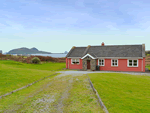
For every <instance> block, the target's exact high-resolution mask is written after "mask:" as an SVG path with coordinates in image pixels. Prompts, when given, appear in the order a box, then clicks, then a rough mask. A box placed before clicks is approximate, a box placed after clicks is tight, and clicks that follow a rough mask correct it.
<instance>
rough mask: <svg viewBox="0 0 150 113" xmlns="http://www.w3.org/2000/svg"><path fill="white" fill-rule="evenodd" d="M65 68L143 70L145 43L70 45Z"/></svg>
mask: <svg viewBox="0 0 150 113" xmlns="http://www.w3.org/2000/svg"><path fill="white" fill-rule="evenodd" d="M66 68H67V69H81V70H100V71H101V70H102V71H135V72H145V44H141V45H104V43H102V44H101V46H90V45H89V46H87V47H72V49H71V50H70V51H69V53H68V54H67V56H66Z"/></svg>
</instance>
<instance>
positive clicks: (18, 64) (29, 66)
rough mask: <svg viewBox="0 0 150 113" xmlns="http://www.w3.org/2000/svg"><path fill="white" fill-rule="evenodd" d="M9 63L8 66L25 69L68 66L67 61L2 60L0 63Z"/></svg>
mask: <svg viewBox="0 0 150 113" xmlns="http://www.w3.org/2000/svg"><path fill="white" fill-rule="evenodd" d="M1 64H3V65H7V66H8V67H16V68H24V69H37V70H47V71H56V70H61V69H62V68H65V67H66V63H52V62H48V63H42V64H26V63H21V62H16V61H11V60H0V65H1Z"/></svg>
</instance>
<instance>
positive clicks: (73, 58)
mask: <svg viewBox="0 0 150 113" xmlns="http://www.w3.org/2000/svg"><path fill="white" fill-rule="evenodd" d="M73 59H75V62H76V60H79V63H77V64H80V59H79V58H73ZM73 59H71V64H74V63H72V61H73Z"/></svg>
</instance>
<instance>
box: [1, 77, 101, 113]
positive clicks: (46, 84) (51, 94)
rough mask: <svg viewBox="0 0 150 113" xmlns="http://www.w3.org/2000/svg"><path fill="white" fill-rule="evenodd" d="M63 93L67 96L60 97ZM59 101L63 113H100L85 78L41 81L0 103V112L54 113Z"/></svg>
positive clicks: (52, 78)
mask: <svg viewBox="0 0 150 113" xmlns="http://www.w3.org/2000/svg"><path fill="white" fill-rule="evenodd" d="M71 79H72V82H71V83H70V80H71ZM68 87H69V88H68ZM66 90H68V92H66ZM64 93H66V94H67V96H63V95H64ZM62 97H64V98H62ZM43 99H44V101H42V100H43ZM50 100H52V101H50ZM61 101H62V105H63V106H62V109H61V110H62V111H63V112H64V113H103V111H102V109H101V108H100V105H99V104H98V102H97V98H96V96H95V94H94V93H93V90H92V89H91V88H90V85H89V82H88V80H87V77H86V76H85V75H84V76H77V77H73V76H70V75H68V76H62V77H55V76H52V77H50V78H47V79H44V80H42V81H40V82H38V83H36V84H34V85H32V86H31V87H28V88H26V89H23V90H21V91H18V92H16V93H14V94H12V95H11V96H7V97H6V98H3V99H0V103H1V104H0V112H2V113H3V112H8V113H10V112H17V113H33V112H40V111H41V110H44V111H43V112H44V113H57V112H58V110H59V108H60V107H59V106H58V104H60V103H61Z"/></svg>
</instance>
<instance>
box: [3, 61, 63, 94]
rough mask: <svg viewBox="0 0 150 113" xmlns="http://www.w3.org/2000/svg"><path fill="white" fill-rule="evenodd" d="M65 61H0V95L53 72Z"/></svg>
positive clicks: (60, 67)
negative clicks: (37, 62) (29, 62)
mask: <svg viewBox="0 0 150 113" xmlns="http://www.w3.org/2000/svg"><path fill="white" fill-rule="evenodd" d="M64 67H65V63H44V64H24V63H20V62H16V61H0V95H3V94H5V93H7V92H10V91H12V90H15V89H17V88H20V87H22V86H25V85H27V84H29V83H32V82H34V81H36V80H39V79H41V78H44V77H46V76H49V75H51V74H54V73H55V71H56V70H60V69H62V68H64Z"/></svg>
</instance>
